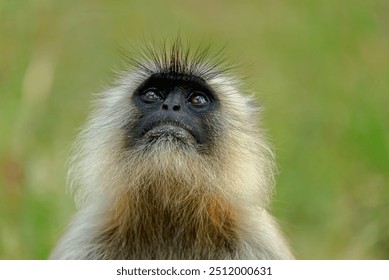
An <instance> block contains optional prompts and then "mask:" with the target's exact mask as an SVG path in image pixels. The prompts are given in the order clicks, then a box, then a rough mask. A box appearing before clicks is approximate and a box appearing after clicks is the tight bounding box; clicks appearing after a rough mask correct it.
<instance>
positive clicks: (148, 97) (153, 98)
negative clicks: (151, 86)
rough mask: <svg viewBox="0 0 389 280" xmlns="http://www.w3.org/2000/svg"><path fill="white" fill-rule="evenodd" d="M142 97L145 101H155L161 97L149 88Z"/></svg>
mask: <svg viewBox="0 0 389 280" xmlns="http://www.w3.org/2000/svg"><path fill="white" fill-rule="evenodd" d="M143 98H144V99H145V100H147V101H157V100H160V99H161V96H160V95H159V94H157V93H156V92H154V91H151V90H149V91H147V92H146V93H145V94H144V95H143Z"/></svg>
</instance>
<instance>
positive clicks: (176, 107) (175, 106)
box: [173, 104, 181, 111]
mask: <svg viewBox="0 0 389 280" xmlns="http://www.w3.org/2000/svg"><path fill="white" fill-rule="evenodd" d="M180 109H181V105H179V104H176V105H174V106H173V111H179V110H180Z"/></svg>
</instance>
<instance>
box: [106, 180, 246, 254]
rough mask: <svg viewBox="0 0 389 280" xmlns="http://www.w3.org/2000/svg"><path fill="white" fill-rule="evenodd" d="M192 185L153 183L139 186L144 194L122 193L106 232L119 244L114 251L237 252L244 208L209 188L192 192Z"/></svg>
mask: <svg viewBox="0 0 389 280" xmlns="http://www.w3.org/2000/svg"><path fill="white" fill-rule="evenodd" d="M188 187H189V186H183V185H179V184H175V185H174V186H172V185H169V186H161V185H150V186H144V188H139V189H138V190H142V192H141V194H140V193H139V192H137V193H134V192H127V193H124V194H122V195H121V196H120V197H119V198H118V199H117V200H116V202H115V203H114V204H113V205H115V206H114V208H111V209H110V210H109V211H108V215H107V219H106V223H105V225H104V226H103V231H102V238H103V239H104V240H105V242H108V243H109V244H110V246H108V247H111V248H115V247H116V249H115V250H112V252H114V251H115V252H116V253H115V254H116V255H110V256H109V257H110V258H119V259H125V258H140V259H142V258H146V259H153V258H156V259H158V258H199V259H213V258H215V259H217V258H220V257H221V256H223V257H224V258H225V257H226V256H228V255H231V257H232V256H233V254H234V251H235V247H236V243H237V240H238V237H239V234H240V233H239V229H238V226H237V225H238V223H237V221H239V219H238V218H237V217H236V216H237V213H238V212H237V211H236V209H233V206H232V204H231V203H230V202H228V201H227V200H226V199H225V198H223V197H222V196H220V195H219V196H218V195H216V194H210V193H207V192H206V191H205V188H203V189H201V188H199V190H197V191H192V192H190V193H186V192H185V190H188ZM183 190H184V193H183ZM173 248H177V249H175V250H172V249H173ZM173 252H174V253H173ZM172 254H173V255H172ZM188 254H192V255H188Z"/></svg>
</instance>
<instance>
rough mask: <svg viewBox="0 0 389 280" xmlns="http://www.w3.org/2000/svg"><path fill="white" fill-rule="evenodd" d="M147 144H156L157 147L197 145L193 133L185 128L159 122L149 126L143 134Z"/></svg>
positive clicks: (188, 146)
mask: <svg viewBox="0 0 389 280" xmlns="http://www.w3.org/2000/svg"><path fill="white" fill-rule="evenodd" d="M143 137H144V138H145V139H146V141H147V144H148V145H151V146H154V145H157V146H158V147H159V148H163V147H165V148H176V149H177V148H178V149H180V148H190V147H195V146H196V145H197V141H196V138H195V136H194V135H192V134H191V133H190V132H189V131H188V130H187V129H185V128H183V127H181V126H177V125H173V124H160V125H158V126H155V127H153V128H151V129H150V130H149V131H147V132H146V133H145V134H144V136H143Z"/></svg>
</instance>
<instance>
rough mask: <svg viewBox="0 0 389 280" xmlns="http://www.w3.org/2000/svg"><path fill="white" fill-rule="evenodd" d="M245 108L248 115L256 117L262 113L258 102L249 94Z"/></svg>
mask: <svg viewBox="0 0 389 280" xmlns="http://www.w3.org/2000/svg"><path fill="white" fill-rule="evenodd" d="M246 108H247V110H248V113H249V114H250V115H252V116H255V117H256V116H258V114H259V113H260V112H261V111H262V110H261V106H260V105H259V101H258V100H257V97H256V96H255V95H254V94H251V95H249V96H248V97H247V99H246Z"/></svg>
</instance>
